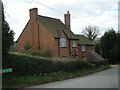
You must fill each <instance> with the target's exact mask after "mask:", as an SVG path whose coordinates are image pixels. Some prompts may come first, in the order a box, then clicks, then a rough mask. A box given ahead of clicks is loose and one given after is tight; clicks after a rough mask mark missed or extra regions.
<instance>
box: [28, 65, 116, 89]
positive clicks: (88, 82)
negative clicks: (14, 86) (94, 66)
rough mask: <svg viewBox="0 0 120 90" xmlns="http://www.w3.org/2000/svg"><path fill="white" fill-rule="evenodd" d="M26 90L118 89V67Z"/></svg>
mask: <svg viewBox="0 0 120 90" xmlns="http://www.w3.org/2000/svg"><path fill="white" fill-rule="evenodd" d="M26 88H118V66H113V68H110V69H107V70H104V71H101V72H97V73H94V74H90V75H86V76H83V77H78V78H72V79H67V80H63V81H57V82H53V83H48V84H42V85H36V86H30V87H26Z"/></svg>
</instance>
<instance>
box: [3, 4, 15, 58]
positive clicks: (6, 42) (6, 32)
mask: <svg viewBox="0 0 120 90" xmlns="http://www.w3.org/2000/svg"><path fill="white" fill-rule="evenodd" d="M13 36H14V32H13V30H10V27H9V24H8V23H7V22H6V20H5V16H4V7H3V4H2V55H3V58H4V56H6V54H7V53H8V51H9V49H10V47H11V45H13V43H14V42H13V40H14V38H13Z"/></svg>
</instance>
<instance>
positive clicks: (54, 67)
mask: <svg viewBox="0 0 120 90" xmlns="http://www.w3.org/2000/svg"><path fill="white" fill-rule="evenodd" d="M3 68H12V69H13V72H12V73H7V74H6V73H4V74H3V77H11V76H34V75H39V74H41V73H42V74H45V73H52V72H59V71H65V72H74V71H76V70H81V69H90V68H93V65H92V64H91V63H88V62H86V61H82V60H71V61H52V60H51V59H50V58H42V57H39V58H38V57H35V56H28V55H20V54H8V56H7V60H4V61H3Z"/></svg>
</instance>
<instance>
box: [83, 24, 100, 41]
mask: <svg viewBox="0 0 120 90" xmlns="http://www.w3.org/2000/svg"><path fill="white" fill-rule="evenodd" d="M82 33H83V34H84V35H85V36H86V37H88V39H89V40H91V41H94V40H95V39H96V37H97V36H98V35H99V34H100V32H99V29H98V26H90V25H89V26H88V27H85V28H84V29H82Z"/></svg>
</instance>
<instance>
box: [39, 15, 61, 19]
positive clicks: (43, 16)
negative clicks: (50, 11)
mask: <svg viewBox="0 0 120 90" xmlns="http://www.w3.org/2000/svg"><path fill="white" fill-rule="evenodd" d="M38 16H40V17H44V18H50V19H55V20H60V19H58V18H53V17H49V16H43V15H38Z"/></svg>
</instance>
